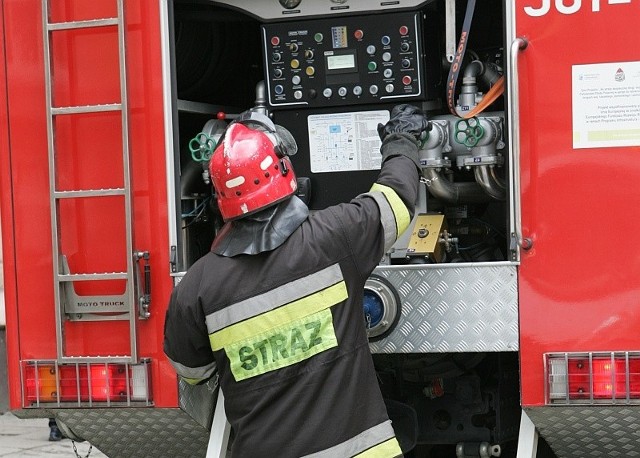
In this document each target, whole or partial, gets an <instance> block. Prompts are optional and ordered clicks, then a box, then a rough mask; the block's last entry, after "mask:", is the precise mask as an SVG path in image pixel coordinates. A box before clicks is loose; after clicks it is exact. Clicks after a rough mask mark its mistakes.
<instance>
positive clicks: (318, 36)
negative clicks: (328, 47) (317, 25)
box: [313, 32, 324, 43]
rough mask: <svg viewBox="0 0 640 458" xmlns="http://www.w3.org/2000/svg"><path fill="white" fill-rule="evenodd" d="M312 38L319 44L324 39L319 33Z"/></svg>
mask: <svg viewBox="0 0 640 458" xmlns="http://www.w3.org/2000/svg"><path fill="white" fill-rule="evenodd" d="M313 38H314V39H315V40H316V42H318V43H320V42H321V41H322V39H323V38H324V36H322V34H321V33H320V32H318V33H316V34H315V35H314V36H313Z"/></svg>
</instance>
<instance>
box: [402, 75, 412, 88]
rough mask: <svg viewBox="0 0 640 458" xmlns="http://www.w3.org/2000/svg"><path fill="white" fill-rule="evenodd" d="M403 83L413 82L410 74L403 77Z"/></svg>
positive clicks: (407, 84)
mask: <svg viewBox="0 0 640 458" xmlns="http://www.w3.org/2000/svg"><path fill="white" fill-rule="evenodd" d="M402 84H404V85H405V86H409V85H410V84H411V77H410V76H409V75H404V76H403V77H402Z"/></svg>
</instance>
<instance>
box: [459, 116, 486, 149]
mask: <svg viewBox="0 0 640 458" xmlns="http://www.w3.org/2000/svg"><path fill="white" fill-rule="evenodd" d="M483 136H484V128H483V127H482V126H481V125H480V121H478V118H476V117H473V118H469V119H460V120H458V122H456V131H455V140H456V142H458V143H461V144H463V145H464V146H466V147H468V148H473V147H474V146H476V145H477V144H478V141H480V139H481V138H482V137H483Z"/></svg>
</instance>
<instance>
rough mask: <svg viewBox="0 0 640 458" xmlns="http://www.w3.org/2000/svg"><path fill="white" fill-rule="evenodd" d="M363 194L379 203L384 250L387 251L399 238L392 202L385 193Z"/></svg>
mask: <svg viewBox="0 0 640 458" xmlns="http://www.w3.org/2000/svg"><path fill="white" fill-rule="evenodd" d="M362 195H363V196H368V197H371V198H373V200H375V201H376V204H378V208H379V209H380V222H381V223H382V229H383V231H384V251H387V250H389V248H391V246H392V245H393V244H394V243H396V240H397V239H398V234H397V226H396V215H395V214H394V213H393V209H392V208H391V204H390V203H389V201H388V200H387V198H386V197H385V195H384V194H383V193H381V192H368V193H366V194H362Z"/></svg>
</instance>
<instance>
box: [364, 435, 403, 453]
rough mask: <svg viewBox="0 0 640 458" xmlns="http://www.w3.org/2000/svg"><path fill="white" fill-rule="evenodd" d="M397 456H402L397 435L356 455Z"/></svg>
mask: <svg viewBox="0 0 640 458" xmlns="http://www.w3.org/2000/svg"><path fill="white" fill-rule="evenodd" d="M396 456H402V450H401V449H400V444H398V440H397V439H396V438H395V437H394V438H392V439H389V440H388V441H386V442H383V443H381V444H378V445H376V446H375V447H371V448H370V449H369V450H367V451H365V452H362V453H359V454H358V455H356V457H357V458H394V457H396Z"/></svg>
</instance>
